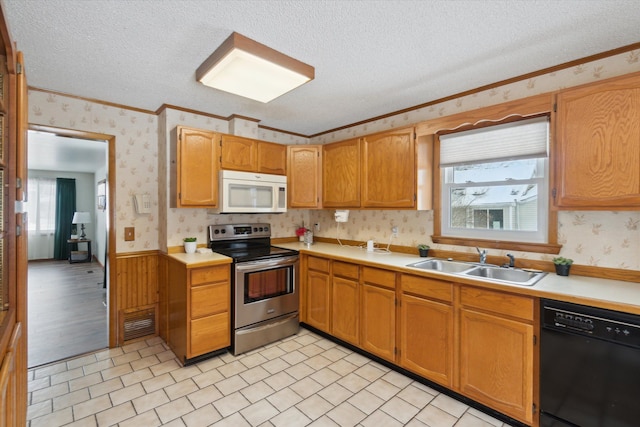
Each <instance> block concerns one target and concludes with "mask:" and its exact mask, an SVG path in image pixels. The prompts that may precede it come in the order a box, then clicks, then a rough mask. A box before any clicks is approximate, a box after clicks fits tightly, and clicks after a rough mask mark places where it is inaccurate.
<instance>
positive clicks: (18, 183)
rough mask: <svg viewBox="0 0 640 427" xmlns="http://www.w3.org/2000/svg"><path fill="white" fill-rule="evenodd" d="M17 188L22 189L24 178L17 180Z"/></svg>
mask: <svg viewBox="0 0 640 427" xmlns="http://www.w3.org/2000/svg"><path fill="white" fill-rule="evenodd" d="M16 188H22V178H20V177H17V178H16Z"/></svg>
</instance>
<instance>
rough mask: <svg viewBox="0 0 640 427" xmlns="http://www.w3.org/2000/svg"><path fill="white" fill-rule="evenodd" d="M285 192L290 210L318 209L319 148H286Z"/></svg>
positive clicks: (302, 146)
mask: <svg viewBox="0 0 640 427" xmlns="http://www.w3.org/2000/svg"><path fill="white" fill-rule="evenodd" d="M288 151H289V162H288V164H287V178H288V179H287V184H288V187H287V191H288V193H289V207H290V208H306V209H309V208H319V207H320V206H321V205H320V173H321V172H320V167H321V157H320V153H321V147H320V146H319V145H291V146H289V147H288Z"/></svg>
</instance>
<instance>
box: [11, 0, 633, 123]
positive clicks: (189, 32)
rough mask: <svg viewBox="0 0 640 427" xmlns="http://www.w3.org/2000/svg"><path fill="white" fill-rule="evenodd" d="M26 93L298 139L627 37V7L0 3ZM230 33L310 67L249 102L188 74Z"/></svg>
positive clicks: (428, 1)
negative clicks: (176, 112)
mask: <svg viewBox="0 0 640 427" xmlns="http://www.w3.org/2000/svg"><path fill="white" fill-rule="evenodd" d="M3 2H4V9H5V13H6V16H7V20H8V21H9V26H10V30H11V33H12V36H13V38H14V40H15V41H16V42H17V45H18V49H19V50H22V51H23V52H24V54H25V61H26V66H27V72H28V80H29V84H30V86H32V87H37V88H41V89H48V90H53V91H58V92H63V93H67V94H71V95H78V96H83V97H87V98H94V99H99V100H104V101H108V102H113V103H117V104H123V105H127V106H131V107H136V108H142V109H146V110H152V111H155V110H156V109H158V108H159V107H160V106H161V105H162V104H165V103H166V104H171V105H176V106H179V107H184V108H189V109H194V110H197V111H202V112H206V113H211V114H216V115H219V116H223V117H227V116H229V115H232V114H238V115H242V116H247V117H252V118H255V119H257V120H260V124H261V125H264V126H269V127H273V128H277V129H281V130H286V131H290V132H296V133H300V134H303V135H313V134H317V133H321V132H324V131H327V130H330V129H334V128H337V127H341V126H344V125H348V124H351V123H355V122H359V121H362V120H366V119H370V118H372V117H376V116H379V115H383V114H386V113H390V112H393V111H398V110H401V109H404V108H408V107H412V106H415V105H419V104H423V103H426V102H429V101H432V100H435V99H439V98H442V97H445V96H449V95H452V94H455V93H459V92H463V91H466V90H469V89H474V88H477V87H480V86H483V85H486V84H490V83H494V82H497V81H500V80H503V79H508V78H511V77H515V76H519V75H522V74H526V73H529V72H533V71H537V70H540V69H544V68H546V67H550V66H554V65H557V64H561V63H564V62H568V61H571V60H574V59H579V58H583V57H586V56H589V55H592V54H597V53H600V52H604V51H607V50H611V49H614V48H617V47H621V46H626V45H629V44H633V43H636V42H639V41H640V25H638V23H639V22H640V6H639V3H638V0H586V1H579V0H550V1H548V0H520V1H514V0H508V1H490V0H486V1H480V0H451V1H444V0H422V1H400V0H396V1H367V0H362V1H347V0H344V1H328V0H322V1H318V0H303V1H290V0H289V1H275V0H272V1H247V0H245V1H233V0H227V1H219V0H204V1H197V0H192V1H190V0H173V1H169V0H108V1H102V0H92V1H87V0H46V1H36V0H3ZM232 31H237V32H239V33H241V34H243V35H245V36H247V37H250V38H252V39H255V40H257V41H259V42H261V43H263V44H266V45H268V46H270V47H272V48H274V49H276V50H279V51H281V52H283V53H285V54H287V55H290V56H293V57H295V58H297V59H299V60H301V61H303V62H305V63H307V64H310V65H312V66H314V67H315V69H316V78H315V80H313V81H312V82H310V83H308V84H306V85H304V86H302V87H300V88H298V89H296V90H294V91H292V92H290V93H288V94H285V95H283V96H282V97H280V98H277V99H276V100H274V101H272V102H270V103H268V104H262V103H259V102H256V101H252V100H248V99H245V98H241V97H238V96H235V95H231V94H227V93H224V92H220V91H218V90H215V89H212V88H208V87H205V86H203V85H201V84H200V83H197V82H196V81H195V70H196V68H198V66H199V65H200V64H201V63H202V62H203V61H204V60H205V59H206V58H207V57H208V56H209V55H210V54H211V52H213V50H215V49H216V48H217V47H218V45H220V43H221V42H222V41H224V39H226V38H227V36H229V34H230V33H231V32H232Z"/></svg>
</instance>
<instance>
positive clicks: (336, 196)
mask: <svg viewBox="0 0 640 427" xmlns="http://www.w3.org/2000/svg"><path fill="white" fill-rule="evenodd" d="M322 205H323V206H324V207H325V208H359V207H360V139H359V138H355V139H349V140H346V141H341V142H334V143H331V144H326V145H324V146H323V147H322Z"/></svg>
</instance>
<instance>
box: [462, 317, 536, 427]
mask: <svg viewBox="0 0 640 427" xmlns="http://www.w3.org/2000/svg"><path fill="white" fill-rule="evenodd" d="M460 390H461V392H462V393H464V394H465V395H466V396H469V397H471V398H472V399H474V400H477V401H478V402H480V403H484V404H486V405H487V406H489V407H491V408H494V409H496V410H498V411H500V412H502V413H504V414H506V415H509V416H512V417H513V418H516V419H518V420H520V421H523V422H525V423H528V424H530V423H531V422H532V420H533V326H532V325H530V324H526V323H521V322H518V321H515V320H511V319H506V318H502V317H500V316H498V315H492V314H487V313H481V312H477V311H475V310H469V309H462V310H461V311H460Z"/></svg>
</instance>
